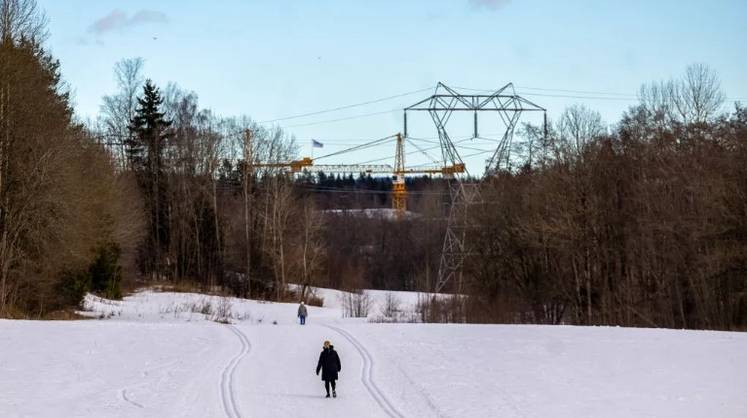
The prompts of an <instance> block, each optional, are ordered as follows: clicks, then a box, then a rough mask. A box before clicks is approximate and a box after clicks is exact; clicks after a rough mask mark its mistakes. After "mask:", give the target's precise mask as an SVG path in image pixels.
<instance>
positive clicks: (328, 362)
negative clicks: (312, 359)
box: [316, 341, 342, 398]
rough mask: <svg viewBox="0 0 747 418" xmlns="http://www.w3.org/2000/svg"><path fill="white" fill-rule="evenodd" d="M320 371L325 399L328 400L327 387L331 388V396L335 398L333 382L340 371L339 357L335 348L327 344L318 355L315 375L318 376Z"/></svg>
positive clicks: (326, 342) (335, 392) (325, 343)
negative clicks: (325, 392)
mask: <svg viewBox="0 0 747 418" xmlns="http://www.w3.org/2000/svg"><path fill="white" fill-rule="evenodd" d="M320 370H321V371H322V380H323V381H324V388H325V389H326V390H327V396H326V397H327V398H329V387H330V385H331V386H332V396H333V397H335V398H336V397H337V391H336V390H335V389H336V388H335V380H337V373H339V372H340V371H342V365H341V364H340V356H339V355H337V351H335V347H334V346H333V345H332V344H331V343H330V342H329V341H325V342H324V349H323V350H322V353H321V354H319V362H318V363H317V364H316V374H317V376H318V375H319V371H320Z"/></svg>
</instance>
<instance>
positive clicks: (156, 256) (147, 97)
mask: <svg viewBox="0 0 747 418" xmlns="http://www.w3.org/2000/svg"><path fill="white" fill-rule="evenodd" d="M162 104H163V98H162V97H161V94H160V92H159V90H158V88H157V87H156V86H155V85H154V84H153V82H152V81H151V80H146V82H145V86H144V87H143V97H142V98H138V105H139V106H138V109H137V113H136V115H135V117H134V118H133V119H132V123H131V125H130V130H131V131H132V133H133V134H134V135H133V136H134V138H133V140H132V142H131V143H130V144H128V145H129V146H128V154H129V155H128V158H129V160H130V167H131V168H132V169H133V170H134V171H135V173H136V174H137V177H138V181H139V183H140V187H141V189H142V191H143V195H144V196H145V201H146V204H147V205H148V212H149V214H150V222H149V224H150V228H149V229H150V234H149V237H150V239H149V243H148V245H147V246H146V248H145V249H144V250H145V251H144V252H143V260H142V261H143V262H144V265H143V267H144V270H145V272H146V273H152V274H153V275H154V276H155V277H156V278H159V276H160V274H159V265H160V262H161V254H162V253H163V252H164V250H166V249H167V248H168V239H169V229H168V225H169V222H168V210H167V209H168V204H167V187H166V186H167V181H166V180H167V179H166V170H165V167H164V160H163V152H164V149H165V148H166V146H167V144H168V137H169V135H168V132H169V127H170V126H171V121H168V120H166V118H165V114H164V113H163V112H161V111H160V107H161V105H162Z"/></svg>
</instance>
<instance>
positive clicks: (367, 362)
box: [324, 325, 404, 418]
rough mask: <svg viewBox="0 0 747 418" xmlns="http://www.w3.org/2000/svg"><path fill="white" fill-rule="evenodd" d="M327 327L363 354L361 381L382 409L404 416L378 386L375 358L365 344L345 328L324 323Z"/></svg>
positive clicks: (400, 416) (387, 412)
mask: <svg viewBox="0 0 747 418" xmlns="http://www.w3.org/2000/svg"><path fill="white" fill-rule="evenodd" d="M324 326H325V327H327V328H329V329H331V330H332V331H335V332H337V333H338V334H340V335H342V336H343V337H345V339H346V340H348V341H350V343H351V344H353V346H354V347H355V349H356V350H357V351H358V354H360V355H361V358H362V359H363V369H362V370H361V382H363V386H365V387H366V390H367V391H368V393H370V394H371V397H373V398H374V400H375V401H376V403H378V404H379V406H380V407H381V409H382V410H384V412H386V414H387V415H389V416H390V417H392V418H404V415H402V413H401V412H399V410H397V408H395V407H394V406H393V405H392V403H391V402H390V401H389V399H387V397H386V396H384V393H382V392H381V389H379V387H378V386H376V382H374V380H373V366H374V360H373V357H372V356H371V354H370V353H369V352H368V350H366V348H365V347H364V346H363V344H361V343H360V341H358V340H357V339H356V338H355V337H353V336H352V335H351V334H350V333H349V332H347V331H345V330H344V329H341V328H337V327H334V326H332V325H324Z"/></svg>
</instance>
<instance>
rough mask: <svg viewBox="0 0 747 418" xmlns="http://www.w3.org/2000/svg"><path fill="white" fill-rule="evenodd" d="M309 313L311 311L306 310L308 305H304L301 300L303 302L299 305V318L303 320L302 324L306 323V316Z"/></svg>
mask: <svg viewBox="0 0 747 418" xmlns="http://www.w3.org/2000/svg"><path fill="white" fill-rule="evenodd" d="M308 314H309V311H307V310H306V305H304V303H303V301H301V304H300V305H298V318H299V319H300V320H301V325H305V324H306V316H307V315H308Z"/></svg>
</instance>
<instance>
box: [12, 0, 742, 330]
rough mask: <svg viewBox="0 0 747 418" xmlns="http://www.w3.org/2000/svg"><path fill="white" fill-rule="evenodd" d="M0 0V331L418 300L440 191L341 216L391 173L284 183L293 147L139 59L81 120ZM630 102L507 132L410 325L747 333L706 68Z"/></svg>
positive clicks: (444, 199)
mask: <svg viewBox="0 0 747 418" xmlns="http://www.w3.org/2000/svg"><path fill="white" fill-rule="evenodd" d="M0 5H2V6H3V7H6V8H7V7H12V8H16V9H17V10H15V9H14V10H15V11H16V12H18V13H10V14H5V15H4V16H5V17H3V18H0V34H1V35H2V39H1V40H0V59H1V60H0V317H22V318H48V317H55V315H58V313H59V312H65V311H69V310H70V309H74V308H75V307H76V306H77V305H78V304H79V303H80V302H81V300H82V298H83V297H84V295H85V294H86V293H87V292H94V293H96V294H99V295H102V296H105V297H109V298H120V297H122V295H123V291H122V289H123V287H124V288H127V289H131V288H135V287H137V286H143V285H148V284H154V283H158V284H172V285H178V286H182V288H192V289H195V290H202V291H207V292H220V293H225V294H231V295H235V296H240V297H251V298H261V299H267V300H276V301H297V300H298V299H299V298H309V297H310V295H308V294H307V288H308V287H310V286H321V287H333V288H338V289H344V290H350V291H354V292H358V291H359V290H361V289H367V288H374V289H383V290H409V291H419V292H429V291H432V290H433V289H434V287H435V285H436V282H437V278H438V270H439V265H440V260H441V252H442V248H443V239H444V234H445V232H446V219H447V215H448V210H449V205H450V198H449V192H448V190H449V180H447V179H444V178H441V177H427V176H423V177H412V178H408V179H407V189H408V191H409V195H408V201H407V206H408V213H407V216H405V217H403V218H402V219H397V218H396V217H393V216H389V215H391V213H390V212H389V211H378V212H379V213H378V215H374V216H371V215H370V213H368V214H365V213H362V212H361V211H356V209H385V208H390V207H391V196H390V195H389V192H390V191H391V189H392V180H391V178H390V177H387V176H381V177H371V176H367V175H362V174H345V175H336V174H324V173H314V174H311V173H301V174H296V175H289V174H288V172H287V170H285V169H283V168H282V167H280V165H282V164H281V163H283V162H288V161H291V160H293V159H296V158H298V146H297V144H296V141H295V139H294V137H293V136H292V135H290V134H289V133H288V132H286V131H284V130H283V129H281V128H278V127H272V128H267V127H263V126H261V125H259V124H257V123H255V122H254V121H253V120H252V119H251V118H250V117H248V116H235V117H225V116H221V115H217V114H215V113H214V112H212V111H210V110H207V109H204V108H202V107H201V106H200V103H199V99H198V95H197V93H195V92H192V91H189V90H186V89H183V88H181V87H179V86H177V85H175V84H173V83H172V84H167V85H165V86H157V85H155V84H154V83H152V82H151V81H150V80H148V79H147V77H146V74H145V72H144V63H143V60H142V59H139V58H131V59H124V60H122V61H120V62H119V63H117V65H116V66H115V68H114V72H113V74H114V77H115V79H116V80H117V86H118V87H117V91H115V92H110V93H109V94H105V92H102V96H103V98H102V107H101V114H100V115H99V117H98V118H97V119H96V120H95V121H92V122H87V123H83V122H81V121H79V120H78V119H77V118H76V117H75V114H74V111H73V108H72V104H71V102H70V94H69V91H68V90H67V87H66V86H65V83H64V80H62V78H61V75H60V71H59V63H58V62H57V61H56V60H55V59H54V58H53V57H52V56H51V55H50V54H49V53H48V52H47V51H46V50H45V49H44V48H43V45H44V40H45V39H46V37H47V36H48V34H47V32H46V20H45V18H44V16H43V13H42V12H41V11H40V10H38V8H37V6H36V2H34V1H33V0H21V1H8V0H0ZM8 16H10V17H9V18H7V17H8ZM6 18H7V19H6ZM3 19H5V20H3ZM639 97H640V101H639V103H637V104H635V105H633V106H631V107H630V108H629V109H628V110H627V111H626V112H625V113H624V115H622V117H621V119H620V120H619V121H615V122H614V123H613V124H611V125H608V124H606V123H605V122H604V121H602V119H601V117H600V115H599V113H598V112H596V111H594V110H593V109H590V108H588V107H586V106H582V105H574V106H571V107H569V108H567V109H565V110H564V111H563V112H562V113H561V114H559V115H556V117H555V118H551V121H550V122H549V125H548V127H547V129H545V128H544V127H539V126H533V125H531V124H524V125H523V126H522V127H521V129H520V131H519V132H518V134H519V135H518V137H519V139H520V141H517V144H516V145H517V146H516V148H515V149H514V150H512V151H513V153H514V154H513V158H512V160H511V161H512V168H511V169H509V170H502V171H500V172H498V173H495V175H491V176H489V177H485V178H483V179H470V180H469V181H470V182H474V183H475V184H477V189H478V191H479V199H477V200H476V202H475V203H474V204H472V205H470V206H469V207H468V208H467V212H466V219H465V221H464V222H465V223H464V226H465V229H464V230H465V243H466V248H465V257H466V258H465V263H464V268H463V271H462V275H461V280H460V281H459V282H458V283H450V284H449V285H448V286H447V287H446V289H445V290H446V291H447V292H449V293H451V294H453V295H456V296H453V297H451V298H445V299H435V298H434V299H424V300H423V302H422V303H421V304H420V306H419V308H418V309H419V312H418V313H419V314H420V315H421V317H420V320H424V321H458V322H476V323H541V324H561V323H564V324H581V325H622V326H644V327H670V328H696V329H724V330H744V329H745V327H747V163H746V161H747V110H746V109H745V108H743V107H741V105H739V104H734V105H733V106H731V105H729V104H726V103H725V95H724V94H723V92H722V91H721V87H720V84H719V81H718V77H717V75H716V74H715V73H714V72H713V71H712V70H711V69H710V68H708V66H706V65H704V64H694V65H691V66H689V67H688V68H686V69H685V71H684V74H683V75H682V77H680V78H676V79H672V80H669V81H663V82H654V83H647V84H644V85H643V86H642V87H641V90H640V94H639ZM268 163H270V164H269V165H268ZM272 163H275V164H278V166H275V167H273V166H271V165H272ZM451 181H454V180H451ZM348 209H349V210H348ZM290 284H299V285H302V288H303V291H302V292H301V294H300V295H299V294H297V293H296V292H291V291H290V290H289V285H290Z"/></svg>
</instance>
